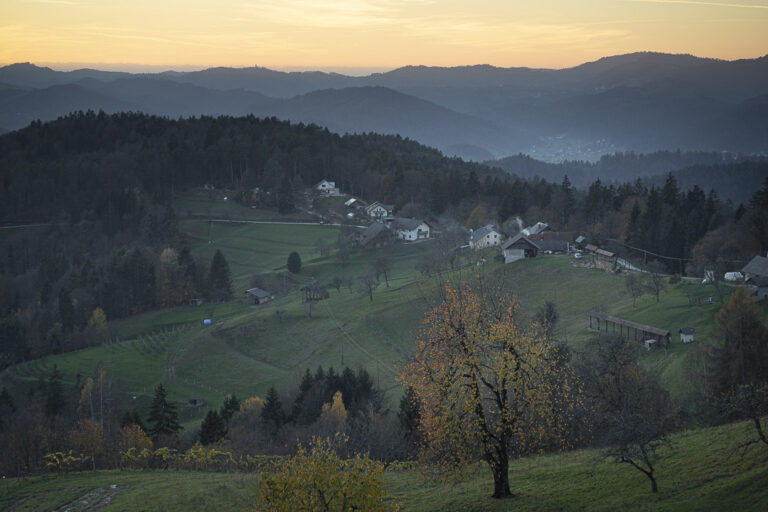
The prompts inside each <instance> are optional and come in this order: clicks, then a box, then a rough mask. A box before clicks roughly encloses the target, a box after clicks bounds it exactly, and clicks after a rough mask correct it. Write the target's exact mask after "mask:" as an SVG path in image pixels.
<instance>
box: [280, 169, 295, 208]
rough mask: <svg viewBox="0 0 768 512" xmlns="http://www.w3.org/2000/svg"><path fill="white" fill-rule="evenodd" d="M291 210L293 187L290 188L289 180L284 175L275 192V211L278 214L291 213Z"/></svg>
mask: <svg viewBox="0 0 768 512" xmlns="http://www.w3.org/2000/svg"><path fill="white" fill-rule="evenodd" d="M293 210H294V204H293V187H292V186H291V180H289V179H288V176H287V175H284V176H283V179H282V181H281V182H280V188H279V189H278V192H277V211H278V212H280V213H291V212H292V211H293Z"/></svg>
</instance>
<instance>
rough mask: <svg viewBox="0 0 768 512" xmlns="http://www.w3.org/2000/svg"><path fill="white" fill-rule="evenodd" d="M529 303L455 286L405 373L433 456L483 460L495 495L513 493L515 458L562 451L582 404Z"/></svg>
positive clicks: (460, 462)
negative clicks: (530, 318) (530, 316)
mask: <svg viewBox="0 0 768 512" xmlns="http://www.w3.org/2000/svg"><path fill="white" fill-rule="evenodd" d="M519 309H520V304H519V302H518V300H517V299H516V298H515V297H514V296H511V295H508V294H505V293H503V292H502V290H499V289H493V290H488V289H485V288H484V287H483V286H482V284H477V285H468V284H466V283H463V284H462V285H461V286H458V287H456V286H451V285H448V286H447V287H446V291H445V299H444V301H443V302H442V304H440V305H439V306H438V307H436V308H435V309H434V310H432V311H431V312H430V313H429V314H428V315H427V317H426V319H425V321H424V324H425V325H424V328H423V329H422V331H421V333H420V335H419V340H418V349H417V355H416V356H415V357H414V358H413V359H412V360H411V361H410V362H409V363H408V365H407V366H406V367H405V368H404V369H403V371H402V372H401V374H400V381H401V382H402V383H403V384H404V385H406V386H411V387H412V388H413V392H414V394H415V396H416V400H417V401H418V407H419V429H420V433H421V436H422V441H423V442H422V450H421V451H422V453H421V454H422V458H423V459H424V461H425V462H436V463H438V466H442V467H443V468H446V469H448V468H461V467H463V466H465V465H466V464H468V463H470V462H472V461H474V460H477V458H482V459H483V460H485V461H486V462H487V463H488V464H489V466H490V468H491V471H492V473H493V482H494V491H493V497H495V498H504V497H509V496H512V493H511V491H510V488H509V475H508V469H509V457H510V455H512V456H519V455H522V454H526V453H532V452H535V451H536V450H539V449H542V448H544V447H546V448H548V449H551V448H552V447H553V446H561V447H562V446H563V445H564V444H565V439H566V437H567V433H568V430H569V426H570V422H571V421H570V420H571V414H572V413H573V410H574V403H573V401H569V400H562V397H561V396H559V395H562V394H566V393H569V392H570V391H571V389H573V385H574V382H575V380H574V378H572V377H573V375H572V373H571V372H570V367H568V366H567V365H561V364H558V362H557V358H555V357H552V356H553V352H554V351H553V348H552V347H551V345H550V344H549V341H548V340H547V337H546V336H545V335H544V333H543V332H542V329H541V326H540V325H539V324H531V323H529V322H526V321H525V320H524V318H523V317H522V315H521V314H520V312H519ZM559 373H562V374H568V375H563V377H564V378H559V379H558V378H555V377H557V376H558V374H559ZM555 382H557V383H558V385H557V386H555V385H554V383H555Z"/></svg>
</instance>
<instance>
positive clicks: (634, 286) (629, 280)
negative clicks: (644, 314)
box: [624, 272, 645, 308]
mask: <svg viewBox="0 0 768 512" xmlns="http://www.w3.org/2000/svg"><path fill="white" fill-rule="evenodd" d="M643 281H644V279H643V278H642V277H640V276H639V275H638V274H635V273H633V272H630V273H629V274H627V277H626V278H625V279H624V284H625V285H626V286H627V291H628V292H629V294H630V295H631V296H632V307H633V308H634V307H635V305H636V304H637V299H638V297H641V296H642V295H643V294H644V293H645V283H644V282H643Z"/></svg>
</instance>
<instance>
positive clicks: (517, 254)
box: [501, 233, 541, 263]
mask: <svg viewBox="0 0 768 512" xmlns="http://www.w3.org/2000/svg"><path fill="white" fill-rule="evenodd" d="M540 250H541V247H539V246H538V245H537V244H536V243H534V242H532V241H531V240H530V239H528V237H526V236H525V235H523V234H522V233H520V234H519V235H516V236H513V237H512V238H510V239H509V240H507V241H506V242H504V243H503V244H502V245H501V251H502V254H504V263H512V262H513V261H517V260H520V259H523V258H535V257H536V255H538V254H539V251H540Z"/></svg>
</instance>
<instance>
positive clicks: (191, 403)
mask: <svg viewBox="0 0 768 512" xmlns="http://www.w3.org/2000/svg"><path fill="white" fill-rule="evenodd" d="M204 405H205V400H203V399H202V398H190V399H189V400H188V401H187V407H202V406H204Z"/></svg>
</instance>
